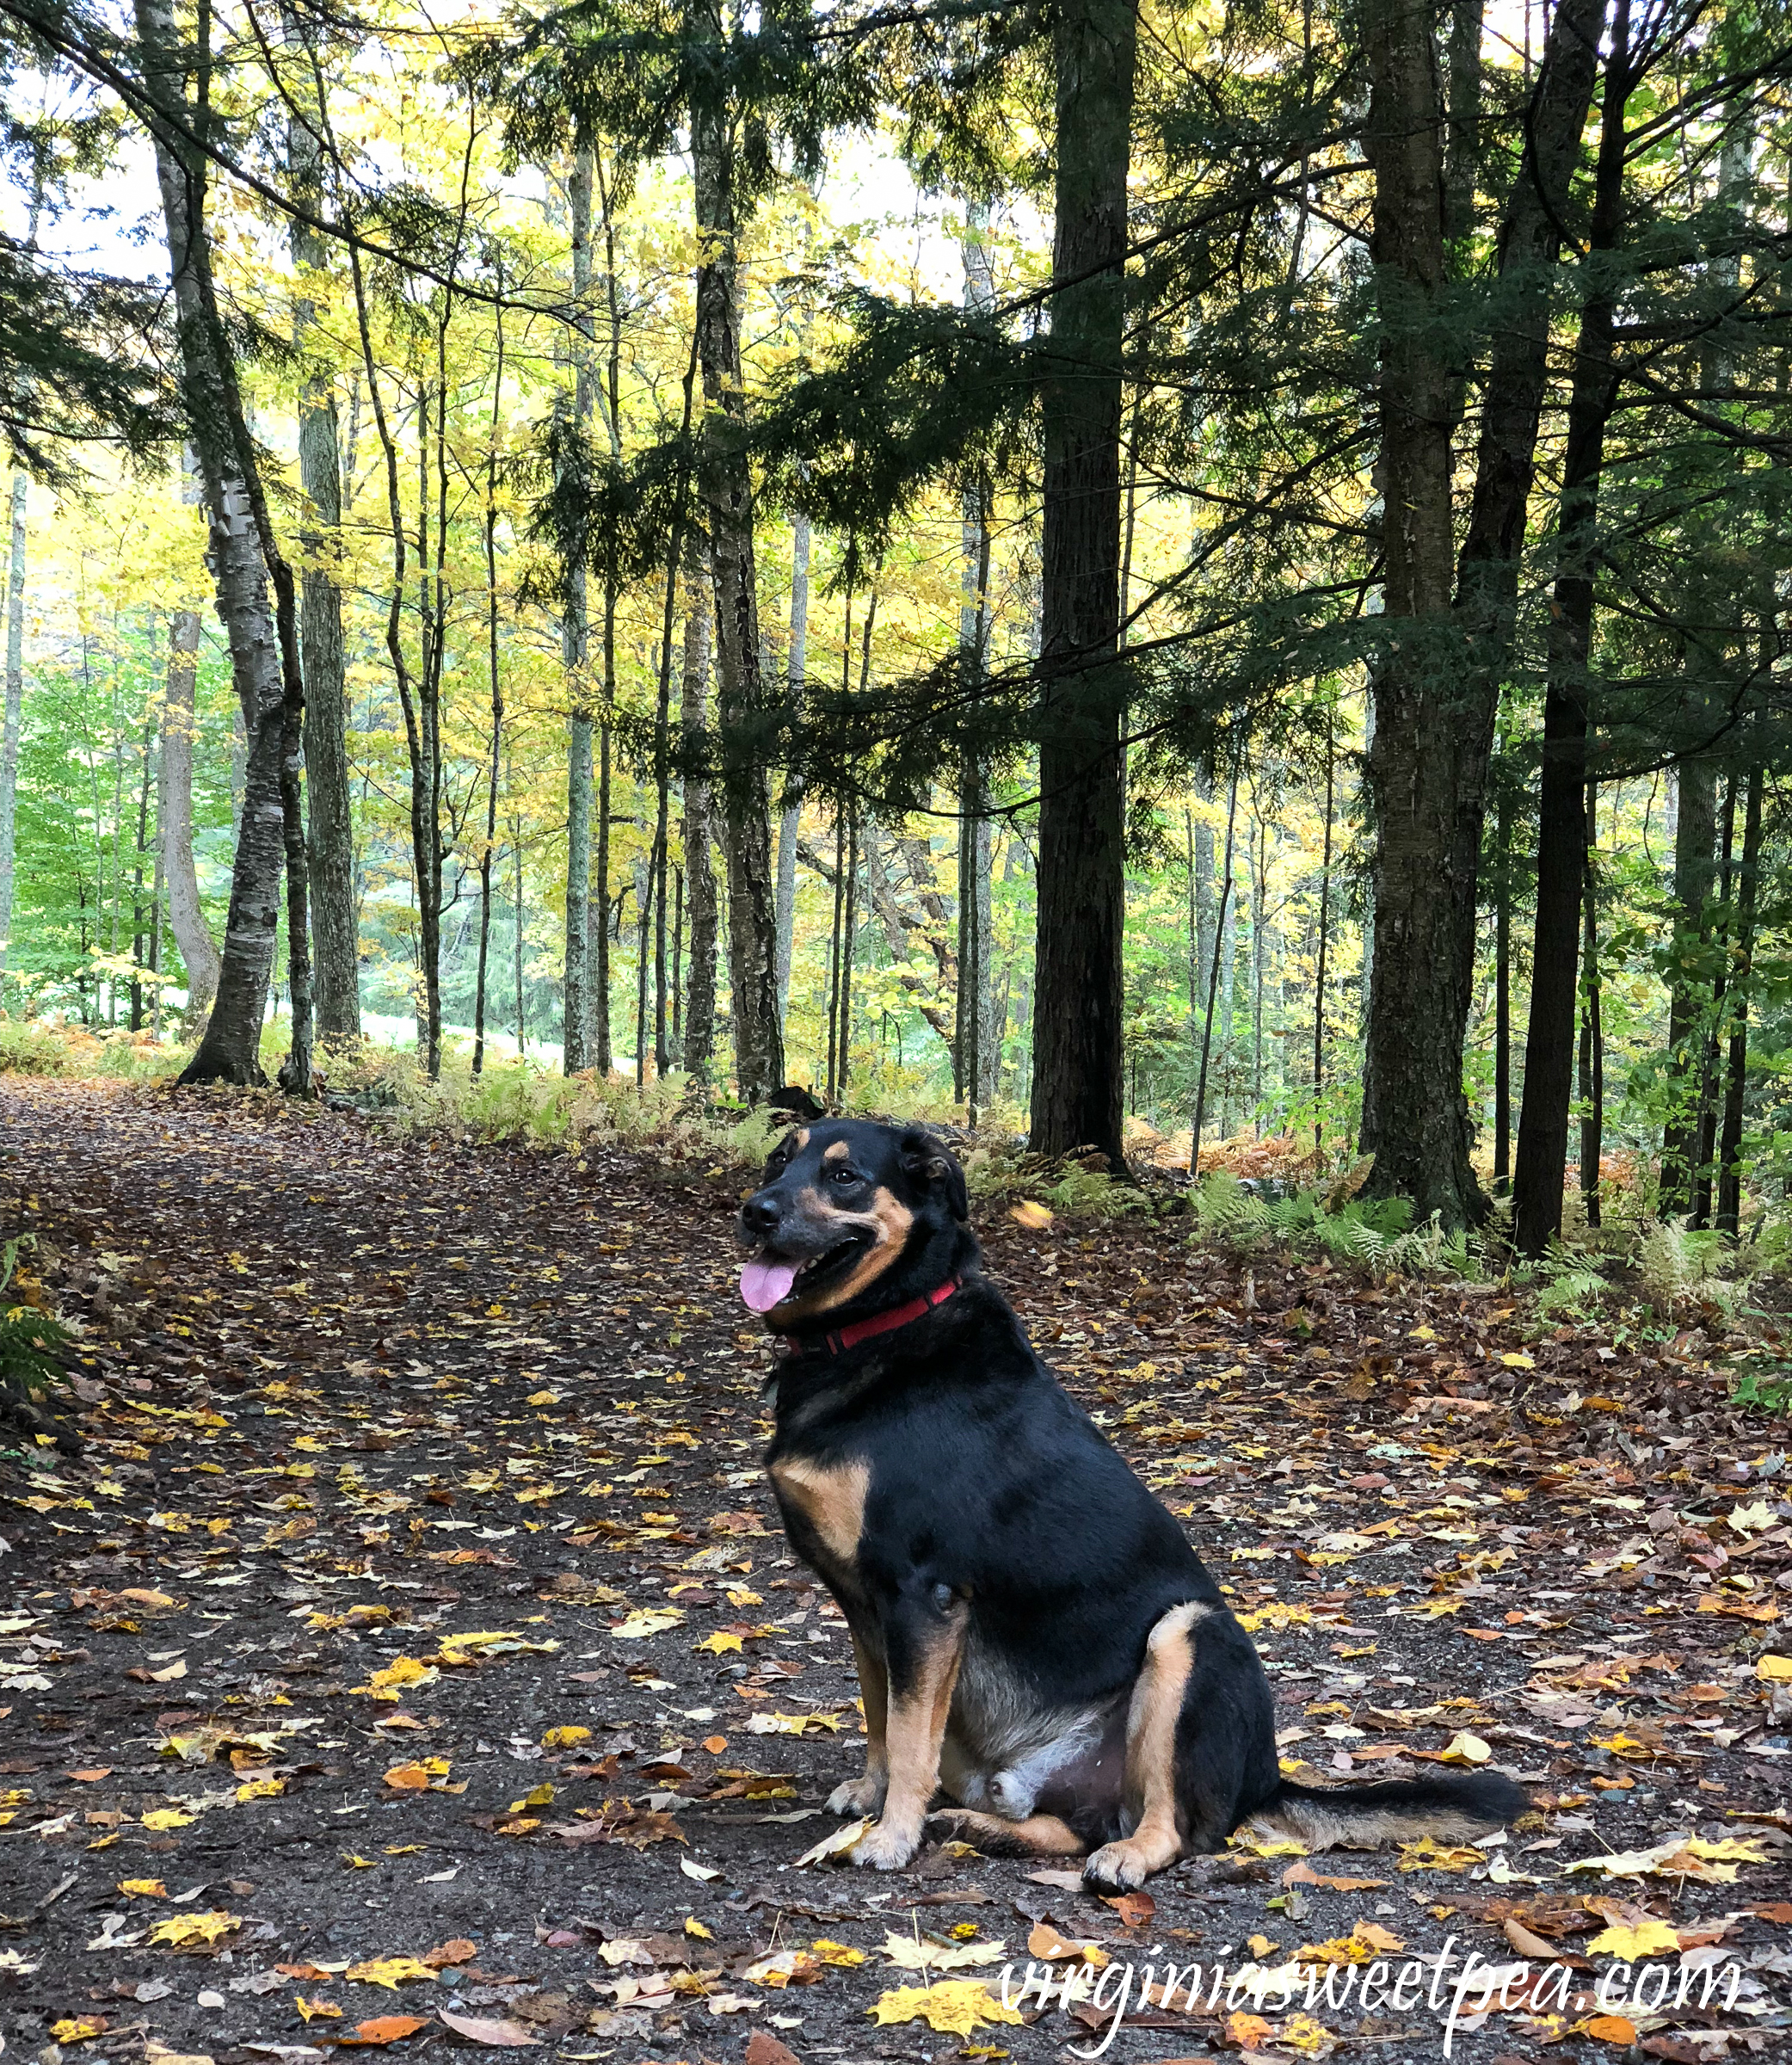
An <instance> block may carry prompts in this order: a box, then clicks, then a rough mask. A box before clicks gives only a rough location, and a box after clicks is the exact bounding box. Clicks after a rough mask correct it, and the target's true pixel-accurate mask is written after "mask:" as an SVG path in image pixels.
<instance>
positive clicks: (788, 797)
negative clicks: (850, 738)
mask: <svg viewBox="0 0 1792 2065" xmlns="http://www.w3.org/2000/svg"><path fill="white" fill-rule="evenodd" d="M811 542H812V540H811V535H810V522H809V519H808V517H806V516H797V517H794V518H792V519H791V649H790V660H789V664H788V666H787V668H786V669H785V681H786V682H787V683H788V684H789V691H790V699H791V708H790V716H791V723H792V724H795V723H796V722H797V718H798V716H799V714H800V712H801V711H802V708H803V686H804V681H805V679H806V678H807V675H808V673H809V558H810V544H811ZM802 824H803V795H802V791H801V789H800V788H799V787H798V786H797V783H796V780H795V778H794V777H793V776H786V778H785V792H784V810H783V812H782V814H781V815H780V816H779V820H778V1022H779V1025H780V1026H781V1025H782V1024H783V1023H784V1022H785V1015H786V1014H787V1013H788V1012H789V1010H790V1001H791V943H792V941H793V940H794V939H795V937H796V926H797V838H798V836H799V835H800V833H801V830H802Z"/></svg>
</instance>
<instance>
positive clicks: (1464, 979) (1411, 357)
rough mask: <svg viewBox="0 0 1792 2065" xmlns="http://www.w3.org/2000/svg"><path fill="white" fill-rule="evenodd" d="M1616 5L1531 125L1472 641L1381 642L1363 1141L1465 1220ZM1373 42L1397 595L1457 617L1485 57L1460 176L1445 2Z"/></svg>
mask: <svg viewBox="0 0 1792 2065" xmlns="http://www.w3.org/2000/svg"><path fill="white" fill-rule="evenodd" d="M1471 11H1472V9H1471V8H1470V7H1469V5H1468V4H1467V0H1465V3H1464V6H1463V10H1462V15H1461V16H1459V22H1460V25H1461V26H1462V28H1463V34H1464V36H1466V34H1467V33H1468V32H1467V22H1466V19H1463V17H1466V15H1468V14H1469V13H1470V12H1471ZM1602 15H1603V0H1564V4H1563V5H1562V6H1561V7H1560V8H1559V9H1557V10H1556V13H1555V16H1554V18H1553V20H1552V22H1551V25H1550V33H1549V39H1548V40H1547V42H1546V44H1545V46H1544V50H1543V61H1542V64H1541V66H1540V68H1539V71H1538V75H1537V82H1536V91H1535V93H1534V95H1533V96H1532V101H1531V106H1530V113H1529V115H1528V118H1527V120H1526V124H1525V132H1524V133H1525V150H1524V163H1523V164H1522V165H1521V167H1520V168H1519V170H1518V176H1517V177H1516V178H1515V179H1514V180H1513V182H1512V188H1511V191H1510V194H1509V197H1508V199H1507V202H1506V212H1505V215H1504V218H1503V219H1502V221H1501V224H1500V229H1499V256H1498V271H1499V288H1498V291H1499V293H1500V295H1501V296H1502V298H1503V299H1504V301H1505V302H1506V304H1507V305H1508V306H1509V308H1510V315H1509V317H1508V318H1507V320H1506V321H1505V322H1503V323H1502V324H1500V326H1499V329H1498V330H1497V331H1496V333H1495V336H1494V340H1493V351H1492V354H1491V358H1490V361H1489V363H1488V367H1487V379H1486V382H1485V384H1484V386H1483V390H1482V406H1481V434H1480V440H1479V443H1478V446H1477V448H1476V453H1475V489H1474V496H1473V502H1472V506H1471V509H1470V513H1469V527H1468V531H1467V533H1466V536H1465V538H1464V540H1463V550H1462V555H1461V558H1460V559H1459V561H1458V562H1457V565H1456V594H1455V609H1456V629H1457V632H1458V634H1459V636H1460V637H1461V638H1462V639H1463V640H1464V641H1465V642H1466V644H1467V647H1468V650H1467V652H1466V654H1464V655H1463V656H1462V657H1461V658H1460V659H1457V658H1456V657H1454V656H1448V655H1446V653H1445V652H1444V651H1443V650H1438V649H1437V648H1431V649H1429V650H1427V649H1426V644H1425V641H1424V640H1423V638H1422V637H1421V636H1420V635H1419V632H1418V627H1417V626H1416V625H1415V626H1413V629H1412V630H1411V631H1409V632H1407V634H1406V635H1404V636H1402V637H1401V638H1400V640H1399V643H1400V646H1401V650H1400V651H1399V652H1397V653H1391V654H1389V656H1387V657H1388V663H1386V664H1384V663H1382V662H1381V661H1380V660H1378V661H1377V665H1376V670H1375V693H1374V707H1373V723H1372V726H1371V730H1370V745H1369V753H1368V766H1369V778H1370V790H1371V793H1372V795H1373V797H1374V799H1375V805H1376V813H1377V819H1378V824H1377V833H1378V837H1377V850H1376V866H1375V868H1374V871H1373V875H1372V879H1371V884H1370V898H1369V901H1370V909H1371V911H1372V914H1373V916H1372V926H1371V930H1370V938H1369V940H1368V941H1367V942H1366V953H1365V959H1367V960H1368V962H1369V968H1370V973H1369V993H1370V994H1369V1008H1368V1012H1367V1022H1366V1026H1365V1056H1364V1111H1363V1145H1364V1149H1365V1150H1368V1151H1371V1152H1373V1153H1374V1154H1375V1155H1376V1169H1375V1174H1374V1177H1373V1179H1372V1184H1373V1187H1374V1188H1376V1190H1377V1191H1382V1192H1397V1191H1405V1192H1407V1193H1408V1194H1410V1195H1411V1196H1412V1197H1413V1199H1415V1200H1416V1201H1417V1203H1418V1204H1419V1208H1420V1210H1421V1211H1431V1210H1433V1209H1435V1210H1438V1211H1441V1212H1442V1214H1443V1215H1444V1219H1445V1221H1446V1222H1447V1223H1449V1224H1463V1223H1464V1222H1466V1221H1468V1220H1471V1219H1474V1218H1475V1217H1479V1215H1480V1213H1481V1210H1482V1208H1483V1205H1484V1200H1483V1199H1482V1198H1481V1193H1480V1189H1479V1187H1478V1185H1476V1183H1475V1179H1474V1175H1473V1172H1472V1170H1471V1169H1470V1168H1469V1142H1470V1139H1471V1137H1472V1119H1471V1118H1470V1114H1469V1108H1468V1103H1467V1100H1466V1098H1465V1097H1464V1096H1463V1090H1462V1055H1463V1040H1464V1038H1465V1035H1466V1031H1467V1026H1468V1018H1469V1001H1470V998H1471V996H1472V995H1473V990H1474V977H1475V879H1476V875H1477V873H1478V871H1479V866H1480V858H1481V818H1482V812H1483V808H1484V802H1485V795H1486V788H1487V766H1488V761H1489V758H1490V756H1491V754H1492V750H1493V719H1494V714H1495V712H1496V710H1497V708H1498V705H1499V689H1500V686H1501V684H1502V682H1503V681H1504V679H1505V675H1506V666H1507V659H1508V656H1509V654H1510V651H1511V646H1512V626H1513V621H1514V618H1515V614H1516V610H1517V601H1518V567H1519V557H1520V553H1521V551H1522V548H1523V544H1524V521H1525V511H1526V509H1527V507H1528V504H1529V500H1530V486H1531V480H1532V476H1533V473H1534V471H1535V465H1536V440H1537V424H1538V420H1539V416H1540V412H1541V410H1542V406H1543V391H1544V385H1545V381H1546V377H1547V359H1546V353H1547V345H1548V341H1549V282H1550V275H1551V274H1552V272H1553V269H1554V268H1555V262H1556V257H1557V253H1558V250H1559V248H1560V240H1561V231H1560V228H1559V225H1560V223H1561V219H1562V217H1563V212H1564V208H1565V205H1566V194H1567V183H1568V178H1569V175H1570V173H1571V172H1572V170H1573V167H1574V165H1575V164H1576V163H1577V162H1578V160H1579V157H1580V136H1581V131H1582V129H1583V127H1584V126H1585V123H1586V110H1587V107H1588V104H1589V102H1590V101H1591V97H1592V83H1593V77H1594V72H1595V69H1596V65H1597V53H1598V35H1599V28H1600V23H1601V20H1602ZM1370 58H1371V62H1370V72H1371V79H1372V81H1373V86H1374V90H1373V92H1372V94H1371V102H1370V145H1371V155H1372V156H1373V157H1375V159H1376V264H1377V268H1378V274H1379V277H1380V279H1381V280H1382V283H1383V293H1384V316H1385V317H1387V318H1388V319H1389V321H1390V325H1391V330H1390V336H1389V344H1388V346H1387V348H1386V349H1385V351H1384V360H1383V368H1384V379H1383V390H1382V436H1383V444H1384V456H1383V461H1382V473H1381V477H1380V479H1379V482H1378V484H1379V486H1380V488H1381V490H1382V498H1383V502H1384V506H1385V507H1387V508H1389V509H1395V510H1396V511H1397V512H1398V513H1399V515H1400V516H1401V518H1402V519H1403V521H1398V522H1396V523H1395V525H1394V526H1393V527H1392V529H1391V531H1390V532H1389V533H1388V540H1387V542H1388V561H1389V566H1388V574H1389V581H1388V596H1387V611H1388V613H1389V615H1390V616H1399V615H1408V614H1410V615H1412V616H1414V617H1417V618H1420V619H1438V618H1440V617H1441V613H1442V607H1443V604H1442V601H1441V599H1440V598H1441V596H1442V594H1443V589H1444V580H1445V579H1446V577H1447V576H1445V575H1444V572H1443V571H1442V569H1441V567H1440V564H1439V556H1440V555H1447V554H1448V553H1449V552H1450V549H1451V533H1450V520H1449V513H1448V512H1449V497H1448V487H1449V472H1450V449H1449V447H1450V423H1451V422H1452V420H1453V418H1454V416H1455V413H1456V409H1455V399H1454V392H1453V383H1452V381H1451V379H1450V367H1449V366H1448V365H1447V363H1446V362H1445V361H1444V356H1443V355H1442V354H1443V353H1444V351H1445V350H1446V349H1447V339H1446V338H1445V336H1444V334H1443V330H1442V326H1439V328H1438V330H1432V331H1430V332H1427V331H1426V329H1425V326H1424V325H1425V316H1424V310H1425V306H1426V304H1427V303H1428V302H1429V300H1430V299H1431V298H1432V296H1433V295H1434V294H1435V293H1436V292H1437V291H1438V285H1439V283H1440V280H1441V277H1442V271H1443V265H1444V250H1443V235H1444V233H1445V231H1446V228H1447V232H1448V233H1449V234H1451V235H1459V234H1461V233H1462V232H1463V227H1464V226H1465V225H1462V224H1461V222H1460V219H1459V217H1460V212H1461V210H1462V208H1463V206H1464V205H1465V203H1464V201H1463V195H1464V194H1465V193H1467V194H1470V195H1471V196H1472V187H1471V186H1470V185H1469V176H1468V165H1467V161H1466V160H1465V159H1464V157H1463V156H1462V155H1461V150H1462V147H1463V146H1464V145H1466V143H1467V141H1468V134H1469V121H1470V119H1471V118H1470V111H1469V107H1468V104H1467V98H1466V94H1467V77H1468V65H1467V59H1466V56H1465V58H1464V64H1463V67H1462V68H1460V69H1459V68H1458V67H1457V66H1456V65H1455V64H1454V63H1452V77H1451V95H1450V143H1451V147H1452V169H1453V170H1454V171H1455V173H1456V177H1455V179H1454V180H1453V181H1449V180H1445V177H1444V167H1443V165H1442V163H1441V162H1440V151H1439V143H1438V129H1439V111H1438V92H1437V80H1436V75H1435V64H1434V59H1433V54H1432V44H1431V37H1430V33H1429V27H1428V22H1427V21H1426V18H1425V17H1424V16H1423V15H1421V14H1419V13H1410V12H1407V11H1403V10H1402V9H1401V5H1400V0H1376V15H1375V17H1374V20H1373V22H1372V26H1371V35H1370ZM1459 83H1460V84H1461V85H1462V87H1463V94H1462V96H1459V95H1458V92H1457V90H1456V89H1457V87H1458V84H1459ZM1384 179H1385V182H1386V187H1387V193H1386V198H1385V206H1384V202H1383V197H1382V184H1383V181H1384ZM1440 181H1441V182H1444V184H1443V185H1442V186H1440V183H1439V182H1440ZM1446 213H1447V214H1448V215H1449V216H1450V220H1449V222H1448V224H1447V225H1446V223H1445V221H1444V214H1446ZM1384 216H1385V223H1386V229H1385V234H1384V233H1383V221H1384ZM1434 224H1435V225H1436V226H1435V228H1434V227H1433V225H1434ZM1427 677H1428V678H1427ZM1390 956H1391V957H1392V958H1391V959H1389V958H1385V957H1390Z"/></svg>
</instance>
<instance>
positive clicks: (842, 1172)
mask: <svg viewBox="0 0 1792 2065" xmlns="http://www.w3.org/2000/svg"><path fill="white" fill-rule="evenodd" d="M858 1180H859V1172H858V1170H857V1169H853V1168H834V1169H830V1170H829V1171H828V1181H829V1182H830V1183H856V1182H857V1181H858Z"/></svg>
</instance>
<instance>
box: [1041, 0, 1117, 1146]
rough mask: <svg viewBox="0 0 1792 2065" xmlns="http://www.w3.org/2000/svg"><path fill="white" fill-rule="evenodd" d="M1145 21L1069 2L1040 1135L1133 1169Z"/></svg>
mask: <svg viewBox="0 0 1792 2065" xmlns="http://www.w3.org/2000/svg"><path fill="white" fill-rule="evenodd" d="M1136 28H1137V23H1136V13H1135V10H1134V9H1133V8H1132V7H1131V5H1130V4H1129V3H1128V0H1065V4H1063V5H1062V6H1061V7H1060V8H1059V9H1058V10H1057V12H1056V16H1055V20H1054V26H1053V31H1052V59H1053V65H1054V69H1055V73H1056V170H1055V177H1054V200H1055V206H1056V221H1055V225H1054V230H1053V235H1052V278H1053V281H1054V289H1053V293H1052V297H1051V341H1050V355H1049V358H1048V360H1047V361H1046V366H1045V370H1044V376H1043V379H1042V383H1041V388H1042V392H1041V401H1042V406H1043V411H1044V522H1043V533H1042V541H1041V551H1042V558H1043V562H1044V579H1043V601H1042V607H1041V624H1040V651H1039V662H1038V682H1039V706H1038V724H1039V796H1040V802H1039V875H1038V945H1037V951H1036V955H1035V965H1036V984H1037V987H1036V992H1035V998H1034V1004H1033V1083H1032V1099H1031V1146H1032V1147H1033V1149H1034V1150H1036V1151H1038V1152H1039V1153H1042V1154H1048V1155H1056V1154H1066V1153H1068V1152H1069V1151H1070V1150H1072V1149H1074V1148H1078V1147H1085V1146H1087V1147H1094V1148H1098V1149H1099V1150H1101V1151H1102V1152H1103V1153H1104V1154H1105V1155H1106V1156H1107V1157H1108V1160H1109V1162H1110V1164H1111V1165H1112V1167H1113V1168H1122V1167H1124V1159H1125V1157H1124V1143H1123V1138H1122V1112H1121V1104H1122V1092H1123V1083H1124V1066H1125V1060H1124V1049H1125V1041H1124V1025H1123V1008H1122V1006H1123V995H1122V974H1121V933H1122V928H1123V924H1124V907H1125V872H1124V855H1123V852H1122V837H1123V829H1124V825H1123V812H1124V767H1123V763H1122V746H1121V723H1122V716H1123V711H1124V679H1123V676H1122V670H1121V669H1120V667H1119V665H1118V651H1119V632H1120V528H1121V484H1120V419H1121V405H1122V388H1123V376H1122V363H1121V360H1122V348H1123V344H1124V331H1125V315H1126V293H1125V284H1126V283H1125V261H1126V176H1127V170H1128V168H1129V165H1130V160H1131V126H1132V101H1133V80H1134V71H1135V61H1136V41H1137V36H1136Z"/></svg>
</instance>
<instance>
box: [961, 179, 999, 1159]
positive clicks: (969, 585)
mask: <svg viewBox="0 0 1792 2065" xmlns="http://www.w3.org/2000/svg"><path fill="white" fill-rule="evenodd" d="M964 214H965V222H964V239H963V243H962V246H961V250H962V253H963V259H964V306H965V308H966V310H967V311H970V313H972V314H974V315H987V314H988V312H989V311H990V310H991V309H992V308H993V307H994V306H995V277H994V272H993V268H992V262H991V253H990V249H989V210H988V206H987V204H985V203H982V202H979V201H972V202H970V203H969V204H968V205H967V206H966V208H965V212H964ZM989 502H990V496H989V491H988V483H987V482H986V481H984V480H983V479H982V478H977V479H976V480H974V481H972V482H970V484H968V485H967V486H966V488H965V490H964V498H963V515H962V517H961V521H960V527H959V563H958V654H959V660H960V663H961V664H962V665H963V667H964V670H965V674H966V676H967V679H966V682H965V693H967V694H968V695H970V696H971V697H973V698H975V697H978V696H981V694H982V689H983V684H984V681H985V678H986V676H987V675H988V665H989V634H990V629H991V626H992V623H993V619H994V612H993V610H992V607H991V598H990V594H989V546H990V539H989ZM958 811H959V820H958V822H959V837H958V1023H957V1026H956V1027H955V1033H956V1037H955V1039H954V1040H953V1043H952V1059H953V1063H954V1073H955V1075H956V1076H958V1094H959V1095H960V1096H962V1097H963V1098H964V1102H965V1107H966V1112H965V1115H966V1117H967V1119H969V1121H970V1124H971V1125H976V1124H977V1121H978V1119H979V1117H980V1115H981V1114H982V1111H983V1109H984V1107H985V1106H987V1105H988V1102H989V1100H990V1097H991V1095H992V1094H993V1093H994V1090H995V1078H996V1074H997V1070H998V1069H999V1067H1000V1058H1001V1057H1000V1053H999V1050H998V1048H997V1043H996V1040H995V1028H994V1026H992V1025H991V1023H990V999H991V996H992V995H993V993H994V984H993V983H992V982H991V980H990V967H991V961H992V958H993V957H992V952H991V949H992V947H993V945H994V941H993V939H992V936H991V912H990V885H989V868H990V858H991V842H990V831H989V770H988V763H987V761H986V760H985V759H984V757H983V756H982V755H980V754H977V753H976V752H970V753H966V754H965V755H964V759H963V761H962V763H961V765H960V768H959V778H958Z"/></svg>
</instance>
